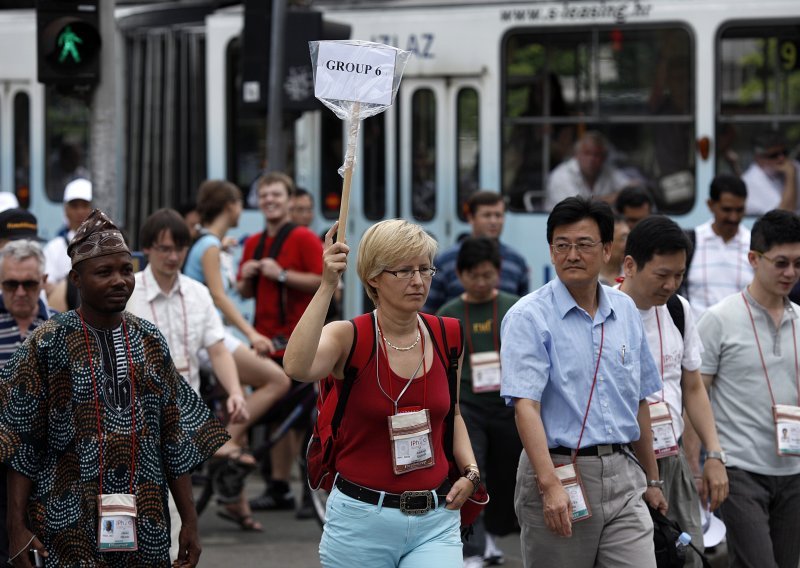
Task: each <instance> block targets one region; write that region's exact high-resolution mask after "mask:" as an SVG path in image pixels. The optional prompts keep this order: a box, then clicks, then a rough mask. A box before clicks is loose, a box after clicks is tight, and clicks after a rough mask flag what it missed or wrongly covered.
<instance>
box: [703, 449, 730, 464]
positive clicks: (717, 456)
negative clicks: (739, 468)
mask: <svg viewBox="0 0 800 568" xmlns="http://www.w3.org/2000/svg"><path fill="white" fill-rule="evenodd" d="M706 459H707V460H719V461H721V462H722V465H725V464H727V463H728V454H726V453H725V450H720V451H718V452H706Z"/></svg>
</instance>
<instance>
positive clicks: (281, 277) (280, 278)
mask: <svg viewBox="0 0 800 568" xmlns="http://www.w3.org/2000/svg"><path fill="white" fill-rule="evenodd" d="M278 282H280V283H281V284H285V283H286V270H281V271H280V272H278Z"/></svg>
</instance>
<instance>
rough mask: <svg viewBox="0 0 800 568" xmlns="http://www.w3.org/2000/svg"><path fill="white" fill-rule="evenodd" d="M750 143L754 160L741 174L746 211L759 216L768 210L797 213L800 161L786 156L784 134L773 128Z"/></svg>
mask: <svg viewBox="0 0 800 568" xmlns="http://www.w3.org/2000/svg"><path fill="white" fill-rule="evenodd" d="M753 146H754V148H753V150H754V159H753V163H752V164H750V167H749V168H747V170H745V172H744V173H743V174H742V180H743V181H744V183H745V184H746V185H747V214H748V215H761V214H763V213H766V212H767V211H769V210H771V209H785V210H786V211H792V212H794V213H800V204H799V203H798V200H797V195H798V183H800V175H798V172H800V163H798V162H797V160H794V159H792V158H790V157H789V156H788V153H787V151H786V140H785V139H784V138H783V135H782V134H781V133H779V132H775V131H772V130H770V131H766V132H762V133H760V134H758V135H757V136H756V138H755V140H754V144H753Z"/></svg>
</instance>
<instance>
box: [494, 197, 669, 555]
mask: <svg viewBox="0 0 800 568" xmlns="http://www.w3.org/2000/svg"><path fill="white" fill-rule="evenodd" d="M613 235H614V216H613V214H612V212H611V208H610V207H609V206H608V205H607V204H606V203H602V202H599V201H590V200H588V199H586V198H583V197H569V198H567V199H564V200H563V201H561V202H560V203H558V204H557V205H556V206H555V207H554V208H553V211H552V212H551V213H550V216H549V217H548V219H547V242H548V244H549V245H550V247H551V256H550V259H551V262H552V263H553V265H554V266H555V270H556V275H557V278H556V279H555V280H553V281H551V282H549V283H548V284H545V285H544V286H543V287H541V288H540V289H539V290H537V291H535V292H533V293H531V294H528V295H527V296H525V297H524V298H522V299H521V300H519V301H518V302H517V303H516V304H515V305H514V306H513V307H512V308H511V309H510V310H509V311H508V313H507V314H506V316H505V318H504V319H503V323H502V325H501V334H502V335H501V338H502V340H501V348H500V352H501V366H502V387H501V391H500V394H501V396H503V397H505V399H506V403H507V404H511V403H513V404H514V409H515V413H516V421H517V429H518V430H519V434H520V438H521V439H522V444H523V447H524V451H523V452H522V454H521V455H520V460H519V468H518V471H517V487H516V493H515V502H514V505H515V509H516V512H517V517H518V518H519V522H520V526H521V528H522V534H521V539H522V558H523V563H524V565H525V566H526V568H532V567H534V566H535V567H536V568H546V567H551V566H552V567H553V568H556V567H558V568H561V567H565V566H569V567H570V568H590V567H594V566H609V567H611V566H613V567H615V568H617V567H630V568H655V566H656V564H655V552H654V549H653V523H652V520H651V518H650V514H649V512H648V510H647V507H646V506H645V503H644V501H643V500H642V496H644V499H645V500H646V501H647V502H648V503H649V504H650V505H651V506H653V507H656V508H658V509H659V510H661V511H662V512H666V510H667V502H666V500H665V499H664V495H663V493H662V492H661V488H660V486H661V482H660V480H659V478H658V466H657V465H656V459H655V455H654V454H653V446H652V439H651V431H650V414H649V411H648V406H647V400H646V397H647V396H649V395H651V394H653V393H655V392H659V391H661V379H660V377H659V373H658V369H657V368H656V365H655V362H654V361H653V357H652V355H650V350H649V348H648V346H647V338H646V336H645V333H644V329H643V327H642V320H641V318H640V317H639V313H638V312H637V310H636V306H635V304H634V303H633V300H631V299H630V298H629V297H628V296H627V295H625V294H623V293H622V292H620V291H618V290H613V289H611V288H608V287H606V286H602V285H600V284H599V283H598V275H599V273H600V267H601V265H602V262H603V261H605V262H608V259H609V255H610V254H611V243H612V239H613ZM584 426H585V427H584ZM631 446H633V448H634V450H635V452H636V456H637V457H638V459H639V461H640V462H641V464H643V465H642V466H640V465H639V463H637V462H636V461H635V458H634V456H633V455H632V454H631ZM576 449H577V450H578V452H577V455H576V456H575V458H574V459H573V454H574V453H575V450H576ZM571 463H574V465H575V466H576V468H577V475H578V476H579V479H580V481H581V482H582V486H583V494H584V497H585V501H586V503H588V505H589V507H588V508H589V511H590V513H591V516H589V517H588V518H585V517H584V518H581V519H580V520H579V521H578V522H574V523H573V512H578V511H577V510H575V511H573V503H572V499H571V498H570V495H569V494H568V493H567V489H565V487H564V486H563V485H562V482H561V480H560V479H559V477H558V473H561V472H563V471H565V470H564V469H561V467H563V466H568V465H569V464H571ZM643 469H644V470H645V471H646V474H645V473H643ZM559 470H561V471H559ZM540 488H541V491H540ZM572 489H573V490H574V487H573V488H572ZM576 504H577V505H580V503H579V502H577V501H576ZM563 537H571V538H563Z"/></svg>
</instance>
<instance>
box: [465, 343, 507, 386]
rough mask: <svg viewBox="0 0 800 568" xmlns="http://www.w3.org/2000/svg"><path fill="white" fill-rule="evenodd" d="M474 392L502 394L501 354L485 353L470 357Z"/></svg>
mask: <svg viewBox="0 0 800 568" xmlns="http://www.w3.org/2000/svg"><path fill="white" fill-rule="evenodd" d="M469 364H470V367H471V368H472V392H474V393H481V392H500V377H501V375H500V353H498V352H497V351H484V352H483V353H473V354H472V355H470V356H469Z"/></svg>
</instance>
